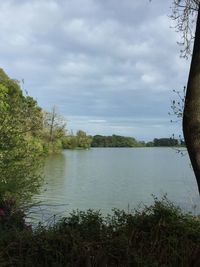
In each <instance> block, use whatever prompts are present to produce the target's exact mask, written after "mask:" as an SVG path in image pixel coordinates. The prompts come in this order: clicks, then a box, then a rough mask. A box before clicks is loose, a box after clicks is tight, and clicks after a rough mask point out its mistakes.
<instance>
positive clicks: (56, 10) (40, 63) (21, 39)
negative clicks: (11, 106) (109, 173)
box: [0, 0, 189, 135]
mask: <svg viewBox="0 0 200 267" xmlns="http://www.w3.org/2000/svg"><path fill="white" fill-rule="evenodd" d="M161 2H162V3H161ZM170 2H171V1H170V0H169V1H164V2H163V1H153V2H152V3H151V4H150V3H149V1H146V0H144V1H132V0H127V1H118V2H117V4H116V1H115V0H107V1H101V0H67V1H64V0H60V1H58V0H57V1H56V0H51V1H45V0H40V1H39V0H34V1H31V0H29V1H17V0H13V1H6V2H5V1H4V2H1V3H0V8H1V11H2V12H1V14H0V36H1V43H0V57H1V59H2V61H1V62H2V65H1V67H3V68H5V70H6V71H7V72H8V74H9V75H10V76H11V77H14V78H17V79H22V78H23V79H24V80H25V88H26V89H27V90H28V92H29V94H30V95H32V96H34V97H35V98H37V100H38V102H39V104H40V105H42V107H44V108H45V109H50V108H51V106H53V105H56V106H58V107H59V109H60V111H61V112H62V113H63V114H64V115H65V116H66V117H69V116H70V117H73V118H76V117H77V116H79V117H80V116H81V115H82V116H84V117H88V118H91V120H95V121H96V124H95V127H96V128H95V129H96V131H97V130H99V131H101V133H103V132H116V133H117V132H118V131H119V132H126V133H128V132H129V133H130V134H131V133H132V130H131V129H132V127H136V126H137V127H136V128H137V131H138V135H139V131H140V130H139V129H142V128H141V127H142V126H141V125H140V127H139V126H138V124H137V125H136V121H135V120H133V121H132V122H130V121H129V123H130V124H128V122H127V123H125V124H124V123H123V122H121V121H120V117H123V118H134V119H135V118H139V119H140V118H146V120H142V121H143V122H144V123H145V124H146V125H149V123H150V124H151V125H152V128H151V129H150V128H148V129H149V134H150V132H152V134H153V131H154V130H155V135H156V134H157V131H158V132H160V133H161V132H164V131H166V132H168V131H167V126H166V124H162V123H159V125H160V126H159V127H156V126H155V125H158V124H153V119H155V120H159V121H160V120H163V121H166V120H168V117H167V112H168V111H169V106H170V98H171V90H172V89H181V88H182V87H183V86H184V85H185V83H186V77H187V72H188V66H189V64H188V62H185V61H184V60H183V59H180V58H179V48H178V47H177V45H176V41H177V40H178V35H177V34H176V33H175V31H173V30H172V29H170V24H171V22H170V20H169V18H168V17H167V14H169V12H170V10H169V6H170ZM93 117H94V118H93ZM92 118H93V119H92ZM108 118H109V120H108ZM111 118H114V119H115V120H118V122H117V121H116V122H115V125H113V124H112V123H111ZM82 119H83V121H84V122H85V120H84V118H82ZM88 120H89V119H88ZM98 121H99V122H98ZM101 121H103V123H100V122H101ZM104 121H109V122H107V123H105V122H104ZM76 123H77V125H75V124H76ZM109 123H110V124H109ZM120 123H121V124H120ZM72 125H73V127H75V128H81V127H85V126H84V125H87V126H88V131H89V130H91V131H93V132H94V129H93V130H92V127H94V122H93V123H91V122H90V123H89V122H87V123H86V122H85V124H84V123H82V122H81V121H80V120H75V122H74V123H72ZM134 125H135V126H134ZM123 128H124V130H123V131H122V129H123ZM144 128H145V126H143V130H141V131H144ZM153 129H154V130H153ZM145 131H146V132H147V129H146V130H145ZM141 134H142V132H141Z"/></svg>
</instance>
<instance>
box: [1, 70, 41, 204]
mask: <svg viewBox="0 0 200 267" xmlns="http://www.w3.org/2000/svg"><path fill="white" fill-rule="evenodd" d="M41 128H42V114H41V109H40V108H39V107H38V106H37V102H36V101H35V100H33V98H31V97H25V96H23V94H22V91H21V89H20V86H19V84H18V82H17V81H15V80H11V79H9V78H8V77H7V75H6V74H4V73H3V71H2V70H1V71H0V197H1V198H6V197H8V196H14V197H15V198H16V199H17V202H21V203H22V202H27V201H28V200H29V199H30V197H31V196H32V194H33V193H35V192H36V191H37V189H38V188H39V185H40V182H41V176H40V174H39V167H40V163H41V162H42V153H43V148H42V145H41V144H40V142H38V139H37V138H36V137H35V136H37V135H39V132H40V131H41Z"/></svg>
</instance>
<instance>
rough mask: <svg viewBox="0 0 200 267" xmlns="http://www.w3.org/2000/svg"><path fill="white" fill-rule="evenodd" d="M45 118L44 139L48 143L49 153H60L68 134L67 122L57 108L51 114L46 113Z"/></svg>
mask: <svg viewBox="0 0 200 267" xmlns="http://www.w3.org/2000/svg"><path fill="white" fill-rule="evenodd" d="M43 116H44V120H43V138H44V139H45V143H47V149H48V153H55V152H58V151H59V150H60V149H61V148H62V138H63V137H64V136H65V133H66V120H65V118H63V116H61V115H60V114H59V113H58V112H57V111H56V108H55V106H54V107H53V108H52V111H51V112H44V113H43Z"/></svg>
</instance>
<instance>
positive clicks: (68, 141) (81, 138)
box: [62, 130, 92, 149]
mask: <svg viewBox="0 0 200 267" xmlns="http://www.w3.org/2000/svg"><path fill="white" fill-rule="evenodd" d="M91 142H92V137H91V136H89V135H87V134H86V133H85V132H84V131H82V130H79V131H78V132H77V133H76V135H73V134H71V135H67V136H64V138H63V140H62V144H63V148H64V149H76V148H81V149H88V148H90V147H91Z"/></svg>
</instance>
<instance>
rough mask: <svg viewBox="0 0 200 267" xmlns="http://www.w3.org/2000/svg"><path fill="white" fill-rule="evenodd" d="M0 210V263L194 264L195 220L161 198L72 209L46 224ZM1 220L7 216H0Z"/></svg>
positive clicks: (199, 243)
mask: <svg viewBox="0 0 200 267" xmlns="http://www.w3.org/2000/svg"><path fill="white" fill-rule="evenodd" d="M22 218H23V213H22V212H21V215H20V211H19V210H18V211H15V212H14V211H13V212H12V213H11V212H10V214H7V215H5V214H3V213H2V209H1V214H0V266H2V267H3V266H15V267H22V266H27V267H29V266H30V267H32V266H34V267H37V266H41V267H47V266H48V267H51V266H55V267H61V266H70V267H78V266H80V267H84V266H86V267H90V266H99V267H100V266H113V267H117V266H120V267H122V266H127V267H128V266H142V267H143V266H144V267H148V266H149V267H154V266H155V267H156V266H158V267H161V266H163V267H164V266H165V267H166V266H173V267H177V266H182V267H192V266H193V267H197V266H200V219H199V218H198V217H197V216H192V215H189V214H184V213H183V212H182V211H181V210H180V209H179V208H177V207H175V206H174V205H173V204H171V203H169V202H168V201H167V200H162V201H159V200H155V203H154V204H153V205H152V206H150V207H147V208H145V209H144V210H143V211H135V212H133V213H127V212H125V211H119V210H114V212H113V214H112V215H108V216H106V217H103V216H102V215H101V214H100V212H98V211H91V210H88V211H87V212H81V211H77V212H74V213H72V214H71V215H70V216H69V217H65V218H62V219H61V220H60V221H59V222H57V223H55V224H52V226H50V227H48V228H47V227H44V226H42V225H41V224H40V225H38V227H37V228H36V229H34V230H32V228H31V227H30V226H27V225H26V223H25V221H24V218H23V219H22ZM6 220H7V221H6Z"/></svg>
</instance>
